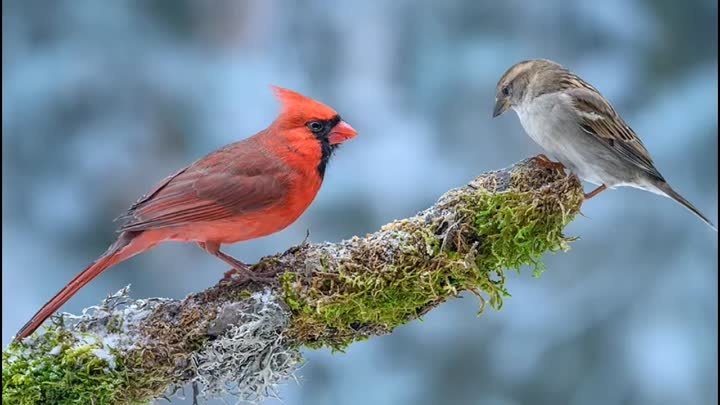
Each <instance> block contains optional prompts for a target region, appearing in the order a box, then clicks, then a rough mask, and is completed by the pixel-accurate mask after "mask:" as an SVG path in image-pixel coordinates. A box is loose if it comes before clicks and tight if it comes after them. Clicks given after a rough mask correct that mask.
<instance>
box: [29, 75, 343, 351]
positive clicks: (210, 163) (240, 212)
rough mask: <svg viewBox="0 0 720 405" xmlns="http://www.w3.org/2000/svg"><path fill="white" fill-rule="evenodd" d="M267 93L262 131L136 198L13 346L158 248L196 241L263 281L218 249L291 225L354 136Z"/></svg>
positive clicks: (320, 109)
mask: <svg viewBox="0 0 720 405" xmlns="http://www.w3.org/2000/svg"><path fill="white" fill-rule="evenodd" d="M273 90H274V92H275V95H276V96H277V98H278V99H279V101H280V103H281V105H282V111H281V113H280V114H279V116H278V117H277V119H276V120H275V121H274V122H273V123H272V124H271V125H270V126H269V127H268V128H266V129H264V130H262V131H260V132H258V133H257V134H255V135H253V136H252V137H250V138H247V139H244V140H242V141H239V142H236V143H233V144H230V145H227V146H225V147H223V148H221V149H219V150H217V151H215V152H212V153H210V154H209V155H207V156H205V157H204V158H202V159H200V160H198V161H196V162H195V163H192V164H191V165H190V166H187V167H185V168H183V169H181V170H179V171H178V172H176V173H175V174H173V175H172V176H169V177H167V178H165V179H164V180H163V181H161V182H160V183H159V184H157V185H156V186H155V188H153V189H152V190H151V191H150V192H149V193H147V194H146V195H145V196H143V197H142V198H140V199H139V200H138V201H137V202H136V203H135V204H134V205H133V206H132V207H130V209H129V210H128V211H127V213H126V214H124V215H123V216H121V217H120V218H119V219H120V220H122V225H121V226H120V229H119V231H118V232H119V236H118V238H117V240H116V241H115V243H113V244H112V245H111V246H110V247H109V248H108V250H107V251H106V252H105V253H104V254H103V255H102V256H100V258H98V259H97V260H96V261H95V262H94V263H92V264H91V265H90V266H89V267H88V268H86V269H85V270H84V271H83V272H81V273H80V274H78V275H77V276H75V278H74V279H73V280H72V281H70V283H69V284H68V285H66V286H65V287H64V288H63V289H62V290H61V291H60V292H59V293H58V294H57V295H55V297H53V298H52V299H51V300H50V301H49V302H48V303H47V304H45V305H44V306H43V307H42V308H41V309H40V310H39V311H38V312H37V314H35V316H33V318H32V319H31V320H30V321H29V322H28V323H27V324H26V325H25V326H23V327H22V329H20V331H19V332H18V333H17V336H16V339H22V338H24V337H26V336H28V335H30V334H31V333H32V332H33V331H35V329H37V328H38V327H39V326H40V325H41V324H42V323H43V322H44V321H45V319H47V318H48V317H49V316H50V315H51V314H53V313H54V312H55V311H56V310H57V309H58V308H60V307H61V306H62V305H63V304H64V303H65V302H66V301H67V300H68V299H70V297H72V296H73V295H74V294H75V293H77V291H78V290H80V289H81V288H82V287H83V286H84V285H85V284H87V283H88V282H90V281H91V280H92V279H93V278H95V277H97V276H98V275H99V274H100V273H102V272H103V271H104V270H106V269H108V268H109V267H111V266H114V265H116V264H118V263H120V262H122V261H124V260H127V259H129V258H131V257H133V256H135V255H137V254H139V253H142V252H145V251H147V250H150V249H152V248H153V247H155V246H156V245H157V244H159V243H162V242H168V241H178V242H195V243H197V244H198V245H199V246H200V247H201V248H202V249H204V250H205V251H207V252H208V253H210V254H211V255H214V256H217V257H218V258H220V259H221V260H223V261H225V262H226V263H228V264H230V265H231V266H232V267H233V269H234V271H235V272H239V273H241V275H242V276H243V277H244V279H245V280H247V279H252V280H257V279H259V278H262V277H266V278H267V277H270V276H268V275H267V274H256V273H252V272H251V271H250V270H249V269H248V266H247V265H245V264H244V263H242V262H241V261H239V260H237V259H235V258H233V257H231V256H229V255H227V254H225V253H223V252H222V251H221V250H220V246H221V245H222V244H229V243H235V242H240V241H246V240H250V239H255V238H259V237H262V236H266V235H270V234H272V233H275V232H278V231H280V230H282V229H283V228H285V227H287V226H288V225H290V224H291V223H293V222H294V221H295V220H296V219H297V218H298V217H299V216H300V215H301V214H302V213H303V212H304V211H305V210H306V209H307V208H308V206H309V205H310V203H311V202H312V201H313V199H314V198H315V196H316V195H317V193H318V191H319V190H320V185H321V184H322V181H323V176H324V175H325V169H326V166H327V164H328V160H329V159H330V157H331V156H332V155H333V152H334V151H335V150H336V149H337V147H338V145H340V144H341V143H343V142H345V141H347V140H349V139H351V138H354V137H355V135H356V134H357V133H356V132H355V130H354V129H353V128H352V127H351V126H350V125H348V124H347V123H346V122H345V121H343V120H342V119H341V118H340V115H338V113H337V112H335V110H333V109H332V108H330V107H328V106H326V105H324V104H322V103H320V102H318V101H315V100H312V99H310V98H307V97H305V96H303V95H301V94H299V93H296V92H294V91H291V90H287V89H283V88H279V87H273Z"/></svg>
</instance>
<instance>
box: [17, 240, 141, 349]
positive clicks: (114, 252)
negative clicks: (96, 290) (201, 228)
mask: <svg viewBox="0 0 720 405" xmlns="http://www.w3.org/2000/svg"><path fill="white" fill-rule="evenodd" d="M141 234H142V233H141V232H123V233H121V234H120V237H118V240H117V241H115V243H113V244H112V245H111V246H110V247H109V248H108V250H107V251H106V252H105V253H104V254H103V255H102V256H100V258H98V259H97V260H95V261H94V262H93V263H92V264H91V265H90V266H88V268H86V269H85V270H83V271H82V272H81V273H80V274H78V275H77V276H75V278H73V279H72V280H71V281H70V282H69V283H68V284H67V285H66V286H65V287H64V288H63V289H62V290H60V292H58V293H57V294H56V295H55V296H54V297H53V298H52V299H51V300H50V301H48V303H47V304H45V305H43V307H42V308H40V310H39V311H38V312H37V313H36V314H35V315H34V316H33V317H32V319H30V321H28V323H26V324H25V326H23V327H22V329H20V331H19V332H18V333H17V336H15V340H20V339H22V338H24V337H27V336H29V335H30V334H32V333H33V332H34V331H35V330H36V329H37V328H38V327H40V325H42V323H43V322H45V320H46V319H47V318H48V317H50V315H52V314H53V313H55V311H57V310H58V309H59V308H60V307H61V306H62V305H63V304H65V302H67V301H68V300H69V299H70V298H71V297H72V296H73V295H75V293H77V292H78V291H79V290H80V289H81V288H83V287H84V286H85V285H86V284H87V283H89V282H90V281H92V279H94V278H95V277H97V276H98V275H99V274H100V273H102V272H103V271H104V270H106V269H108V268H110V267H112V266H114V265H116V264H118V263H120V262H122V261H124V260H127V259H129V258H131V257H132V256H135V255H136V254H138V253H140V252H143V251H145V250H148V249H150V248H151V247H152V246H153V245H151V244H148V243H147V242H145V241H143V240H141V239H144V238H138V236H140V235H141Z"/></svg>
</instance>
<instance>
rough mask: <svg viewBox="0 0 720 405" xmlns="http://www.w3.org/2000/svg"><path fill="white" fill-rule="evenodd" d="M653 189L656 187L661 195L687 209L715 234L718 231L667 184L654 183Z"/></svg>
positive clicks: (703, 215)
mask: <svg viewBox="0 0 720 405" xmlns="http://www.w3.org/2000/svg"><path fill="white" fill-rule="evenodd" d="M655 187H657V188H658V189H659V190H660V191H661V192H662V193H663V194H665V196H667V197H669V198H672V199H673V200H675V201H677V202H678V203H680V204H681V205H682V206H683V207H685V208H687V209H688V210H690V212H692V213H693V214H695V215H697V217H698V218H700V219H702V220H703V222H705V223H706V224H708V226H710V228H712V229H713V230H714V231H715V232H717V230H718V229H717V227H716V226H715V224H713V223H712V222H711V221H710V220H709V219H708V218H707V217H706V216H705V214H703V213H702V212H700V210H699V209H697V208H695V206H694V205H692V204H691V203H690V201H688V200H686V199H685V197H683V196H681V195H680V194H678V193H677V192H676V191H675V190H673V189H672V187H670V185H669V184H667V183H666V182H664V181H662V182H661V181H658V182H656V183H655Z"/></svg>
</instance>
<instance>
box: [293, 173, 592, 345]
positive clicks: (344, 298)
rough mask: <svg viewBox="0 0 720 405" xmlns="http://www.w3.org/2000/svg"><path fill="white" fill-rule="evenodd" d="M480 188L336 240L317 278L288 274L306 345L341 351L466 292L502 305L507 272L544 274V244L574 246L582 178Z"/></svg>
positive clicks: (300, 340) (536, 177) (499, 180)
mask: <svg viewBox="0 0 720 405" xmlns="http://www.w3.org/2000/svg"><path fill="white" fill-rule="evenodd" d="M558 177H559V178H558ZM474 187H475V188H476V190H474V191H472V192H469V190H468V189H464V190H454V191H451V192H449V193H447V194H446V195H445V196H444V197H443V198H442V199H441V201H440V202H439V203H438V204H437V205H436V207H435V208H434V209H432V210H428V211H425V212H423V213H420V214H419V215H418V216H416V217H415V218H411V219H407V220H402V221H396V222H393V223H391V224H388V225H386V226H385V227H384V228H383V229H382V230H381V232H379V233H377V234H374V235H369V236H368V237H367V238H365V239H363V240H357V239H355V240H353V241H351V242H346V243H344V245H343V244H341V245H340V248H336V249H344V250H345V252H344V253H345V254H344V255H338V254H337V252H331V253H334V254H327V255H324V256H323V257H322V260H318V261H319V263H320V267H321V268H322V271H316V272H315V273H314V274H313V276H312V278H310V279H308V278H307V277H303V276H302V275H300V274H298V273H285V274H284V275H283V276H282V279H281V288H282V291H283V294H284V299H285V302H286V303H287V305H288V306H289V308H290V309H291V311H292V312H293V321H292V326H291V335H292V336H293V337H294V338H295V340H296V342H297V344H299V345H304V346H308V347H323V346H328V347H331V348H332V349H334V350H342V349H343V348H344V347H346V346H347V345H349V344H350V343H352V342H353V341H356V340H362V339H365V338H367V337H368V336H370V335H378V334H383V333H388V332H390V331H391V330H393V329H394V328H395V327H397V326H399V325H401V324H403V323H406V322H407V321H409V320H411V319H415V318H418V317H420V316H421V315H422V314H424V313H425V312H427V311H428V310H429V309H431V308H432V307H434V306H436V305H438V304H439V303H441V302H443V301H445V300H447V299H448V298H451V297H453V296H456V295H458V294H459V293H460V292H462V291H470V292H473V293H475V295H477V296H478V297H479V298H480V309H481V311H482V309H483V308H484V307H485V303H486V302H489V303H490V305H491V306H492V307H493V308H496V309H499V308H501V307H502V303H503V298H504V297H507V296H509V293H508V292H507V291H506V289H505V276H504V271H506V270H507V269H520V268H521V267H522V266H525V265H529V266H530V267H531V268H532V269H533V273H534V274H535V275H539V274H540V273H541V272H542V270H543V265H542V262H541V261H540V258H541V256H542V255H543V254H544V253H546V252H555V251H559V250H565V249H567V247H568V241H569V239H568V238H566V237H565V236H564V235H563V232H562V230H563V228H564V227H565V225H567V223H568V222H570V221H571V220H572V219H573V217H574V216H575V214H577V212H578V211H579V208H580V205H581V203H582V192H581V189H580V187H579V184H578V182H577V180H576V179H575V178H573V177H560V176H558V174H557V173H553V172H552V171H544V170H537V169H535V170H532V171H531V170H528V171H524V172H515V173H513V175H512V176H510V177H509V178H507V177H499V176H493V175H490V176H485V177H483V178H480V179H478V180H477V181H476V182H475V186H474ZM337 257H340V259H339V260H337ZM306 260H308V261H313V258H311V257H309V258H306ZM316 260H317V259H316Z"/></svg>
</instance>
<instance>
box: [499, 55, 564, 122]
mask: <svg viewBox="0 0 720 405" xmlns="http://www.w3.org/2000/svg"><path fill="white" fill-rule="evenodd" d="M562 71H565V69H564V68H563V67H562V66H561V65H559V64H557V63H555V62H553V61H550V60H547V59H533V60H526V61H522V62H519V63H516V64H515V65H513V66H511V67H510V69H508V70H507V71H506V72H505V74H503V75H502V77H501V78H500V80H499V81H498V83H497V87H496V89H495V109H494V110H493V117H497V116H499V115H502V114H503V113H504V112H505V111H507V110H508V109H509V108H511V107H517V106H519V105H521V104H522V103H523V102H525V101H526V100H532V99H533V98H535V97H537V96H538V95H539V94H540V92H541V91H543V89H542V88H541V87H543V86H544V85H543V83H544V82H550V81H552V80H551V79H552V76H553V75H555V74H556V73H560V72H562Z"/></svg>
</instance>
